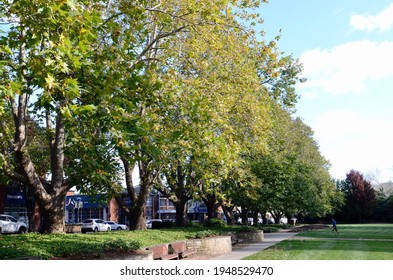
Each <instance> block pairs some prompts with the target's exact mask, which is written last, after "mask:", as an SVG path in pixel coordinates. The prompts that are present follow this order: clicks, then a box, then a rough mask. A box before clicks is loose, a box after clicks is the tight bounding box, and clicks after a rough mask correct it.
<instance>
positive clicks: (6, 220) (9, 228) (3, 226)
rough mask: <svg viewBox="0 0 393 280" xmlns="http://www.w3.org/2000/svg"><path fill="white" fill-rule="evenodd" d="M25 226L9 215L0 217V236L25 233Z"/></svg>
mask: <svg viewBox="0 0 393 280" xmlns="http://www.w3.org/2000/svg"><path fill="white" fill-rule="evenodd" d="M26 232H27V225H26V224H25V223H24V222H21V221H18V220H17V219H15V218H14V217H12V216H10V215H3V214H1V215H0V234H3V233H26Z"/></svg>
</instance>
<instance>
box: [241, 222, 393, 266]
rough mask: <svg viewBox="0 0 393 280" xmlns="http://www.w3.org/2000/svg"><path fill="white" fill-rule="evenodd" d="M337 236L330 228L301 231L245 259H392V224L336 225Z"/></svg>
mask: <svg viewBox="0 0 393 280" xmlns="http://www.w3.org/2000/svg"><path fill="white" fill-rule="evenodd" d="M338 230H339V232H340V235H339V236H332V233H331V229H330V228H328V229H322V230H313V231H308V232H301V233H299V234H297V236H296V238H294V239H290V240H285V241H283V242H280V243H278V244H276V245H275V246H273V247H270V248H268V249H266V250H264V251H261V252H259V253H257V254H254V255H252V256H249V257H247V258H246V259H248V260H393V225H392V224H370V225H340V226H339V227H338Z"/></svg>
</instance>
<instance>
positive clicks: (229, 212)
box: [221, 204, 235, 225]
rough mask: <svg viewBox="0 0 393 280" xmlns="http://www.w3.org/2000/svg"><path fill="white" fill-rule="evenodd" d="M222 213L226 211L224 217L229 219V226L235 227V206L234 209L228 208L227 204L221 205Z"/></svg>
mask: <svg viewBox="0 0 393 280" xmlns="http://www.w3.org/2000/svg"><path fill="white" fill-rule="evenodd" d="M221 208H222V211H224V215H225V217H226V219H227V224H228V225H234V224H235V220H234V218H233V215H232V210H233V206H232V207H228V206H226V205H225V204H222V205H221Z"/></svg>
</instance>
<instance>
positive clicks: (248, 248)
mask: <svg viewBox="0 0 393 280" xmlns="http://www.w3.org/2000/svg"><path fill="white" fill-rule="evenodd" d="M295 235H296V232H285V231H281V232H275V233H264V240H263V241H262V242H258V243H251V244H238V245H235V246H233V247H232V252H230V253H228V254H224V255H219V256H215V257H211V258H209V259H210V260H241V259H243V258H245V257H247V256H250V255H253V254H255V253H258V252H259V251H262V250H264V249H266V248H268V247H270V246H273V245H275V244H276V243H278V242H281V241H283V240H286V239H289V238H292V237H293V236H295Z"/></svg>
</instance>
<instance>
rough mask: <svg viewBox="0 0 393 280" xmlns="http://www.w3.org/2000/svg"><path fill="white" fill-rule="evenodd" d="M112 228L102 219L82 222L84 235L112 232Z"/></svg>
mask: <svg viewBox="0 0 393 280" xmlns="http://www.w3.org/2000/svg"><path fill="white" fill-rule="evenodd" d="M110 230H111V226H110V225H108V224H107V223H106V222H105V221H104V220H102V219H87V220H84V221H83V222H82V228H81V231H82V233H86V232H88V231H91V232H97V231H110Z"/></svg>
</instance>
